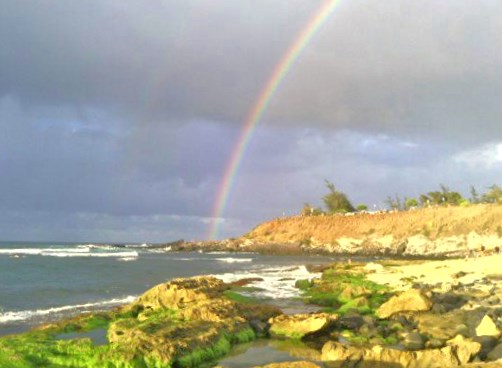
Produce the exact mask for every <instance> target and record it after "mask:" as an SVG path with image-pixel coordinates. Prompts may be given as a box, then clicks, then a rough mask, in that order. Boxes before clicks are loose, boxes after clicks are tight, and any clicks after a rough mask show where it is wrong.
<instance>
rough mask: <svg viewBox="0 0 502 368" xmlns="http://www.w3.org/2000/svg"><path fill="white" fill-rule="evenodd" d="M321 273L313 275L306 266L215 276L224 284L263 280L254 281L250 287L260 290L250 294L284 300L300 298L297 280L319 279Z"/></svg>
mask: <svg viewBox="0 0 502 368" xmlns="http://www.w3.org/2000/svg"><path fill="white" fill-rule="evenodd" d="M319 275H320V274H319V273H312V272H309V271H308V270H307V268H306V267H305V266H298V267H293V268H292V267H291V266H285V267H276V268H264V269H258V270H253V271H245V272H242V273H224V274H219V275H214V276H216V277H218V278H219V279H221V280H223V281H224V282H234V281H237V280H240V279H244V278H261V279H263V280H262V281H253V282H251V283H250V284H249V286H253V287H257V288H259V289H260V290H257V291H253V292H249V293H247V294H251V295H253V296H256V297H263V298H271V299H283V298H294V297H297V296H299V295H300V294H299V289H297V288H296V287H295V282H296V280H300V279H312V278H314V277H318V276H319Z"/></svg>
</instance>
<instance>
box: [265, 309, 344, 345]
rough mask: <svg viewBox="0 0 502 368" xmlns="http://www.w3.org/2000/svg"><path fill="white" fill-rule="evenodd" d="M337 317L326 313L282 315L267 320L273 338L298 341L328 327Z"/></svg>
mask: <svg viewBox="0 0 502 368" xmlns="http://www.w3.org/2000/svg"><path fill="white" fill-rule="evenodd" d="M337 317H338V316H337V315H333V314H328V313H312V314H293V315H285V314H283V315H280V316H277V317H272V318H270V319H269V321H268V322H269V324H270V330H269V332H270V334H271V335H272V336H275V337H289V338H294V339H300V338H302V337H303V336H305V335H306V334H309V333H313V332H317V331H320V330H322V329H324V328H326V327H328V326H329V325H331V323H332V322H334V321H335V320H336V319H337Z"/></svg>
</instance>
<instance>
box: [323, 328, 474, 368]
mask: <svg viewBox="0 0 502 368" xmlns="http://www.w3.org/2000/svg"><path fill="white" fill-rule="evenodd" d="M479 348H480V344H478V343H476V342H472V341H469V340H465V339H464V338H463V337H461V336H460V337H458V338H455V339H453V340H452V341H450V342H449V345H448V346H445V347H443V348H440V349H429V350H418V351H401V350H396V349H390V348H385V347H383V346H379V345H377V346H373V347H371V348H364V347H356V346H349V345H344V344H341V343H338V342H335V341H328V342H327V343H326V344H324V346H323V347H322V360H323V361H328V362H331V361H335V362H344V361H346V362H349V361H351V362H353V363H354V362H358V363H357V364H359V363H363V362H373V363H375V362H376V363H379V364H382V366H384V365H383V364H388V365H387V366H389V367H391V366H392V364H396V367H406V368H423V367H427V368H443V367H455V366H458V365H459V364H465V363H467V362H468V361H469V360H471V359H472V358H473V357H474V356H475V354H477V352H478V351H479ZM341 366H342V367H343V366H344V365H341ZM346 366H347V367H349V366H351V365H346ZM353 366H354V365H353ZM357 366H358V367H359V366H364V365H363V364H361V365H357ZM368 366H370V365H368Z"/></svg>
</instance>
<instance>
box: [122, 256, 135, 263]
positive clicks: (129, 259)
mask: <svg viewBox="0 0 502 368" xmlns="http://www.w3.org/2000/svg"><path fill="white" fill-rule="evenodd" d="M136 259H138V258H137V257H122V258H119V259H118V260H119V261H122V262H128V261H135V260H136Z"/></svg>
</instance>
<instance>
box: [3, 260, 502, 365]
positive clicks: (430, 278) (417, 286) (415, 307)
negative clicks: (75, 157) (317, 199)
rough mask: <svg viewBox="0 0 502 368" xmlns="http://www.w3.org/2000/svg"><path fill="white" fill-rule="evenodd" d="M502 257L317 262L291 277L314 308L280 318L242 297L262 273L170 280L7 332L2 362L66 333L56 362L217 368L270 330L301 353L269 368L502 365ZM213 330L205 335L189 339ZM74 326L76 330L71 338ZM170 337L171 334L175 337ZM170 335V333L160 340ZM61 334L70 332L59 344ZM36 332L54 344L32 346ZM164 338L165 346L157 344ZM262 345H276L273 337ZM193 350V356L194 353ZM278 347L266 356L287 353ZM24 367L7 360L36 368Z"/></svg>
mask: <svg viewBox="0 0 502 368" xmlns="http://www.w3.org/2000/svg"><path fill="white" fill-rule="evenodd" d="M501 262H502V256H500V255H492V256H486V257H477V258H471V259H447V260H403V259H400V260H396V259H385V260H374V261H373V262H356V261H353V260H344V261H342V262H335V263H333V264H331V265H326V264H325V265H322V266H319V267H312V268H315V269H316V270H317V271H322V272H323V273H322V275H321V274H318V275H317V276H316V277H314V278H313V279H301V278H300V277H302V275H301V274H299V275H298V276H297V278H296V279H294V280H293V279H291V280H290V281H291V282H292V283H294V284H295V286H296V287H297V288H298V289H299V290H301V295H303V297H302V298H303V301H304V303H307V304H305V305H306V306H309V305H310V306H311V307H312V306H316V307H317V311H312V310H310V312H306V311H301V310H298V311H296V313H294V314H283V313H284V311H281V310H280V309H278V308H277V307H273V306H266V305H264V304H262V303H263V302H260V301H259V300H256V299H254V298H252V297H251V298H250V297H249V296H246V295H249V294H246V291H249V290H253V288H256V287H255V286H253V282H256V281H257V280H253V279H248V280H234V282H233V283H230V284H225V283H222V282H221V281H219V280H217V279H214V278H212V277H209V276H206V277H194V278H188V279H175V280H172V281H170V282H167V283H165V284H160V285H157V286H155V287H154V288H152V289H150V290H149V291H147V292H145V293H144V294H143V295H142V296H140V297H139V298H138V299H136V300H135V301H134V302H132V303H131V304H128V305H124V306H122V307H119V308H116V309H114V310H112V311H110V312H99V313H91V314H88V315H83V316H78V317H74V318H71V319H68V320H64V321H60V322H57V323H53V324H49V325H45V326H41V327H37V328H35V329H34V330H33V331H32V332H29V333H25V334H20V335H14V336H7V337H3V338H0V345H2V347H3V349H2V350H3V351H4V353H2V354H3V356H2V355H1V354H0V363H1V362H2V359H11V358H12V356H15V357H17V359H19V360H20V361H23V359H24V358H23V356H24V354H25V353H23V349H20V350H19V349H18V350H16V349H15V348H14V347H13V345H12V341H18V343H19V342H20V341H21V342H22V343H23V344H25V345H30V346H31V348H30V349H31V350H30V354H34V352H36V351H37V349H38V351H39V352H40V354H42V355H43V356H45V355H47V354H49V355H48V357H49V358H48V359H49V361H50V359H56V358H50V357H51V355H50V353H48V350H47V349H49V351H53V350H54V349H56V348H55V346H60V345H61V344H63V343H62V342H61V341H64V346H65V352H66V353H64V354H67V355H68V357H67V358H64V354H63V357H61V356H59V355H58V357H59V358H58V359H60V361H59V363H58V364H60V365H61V366H69V367H70V366H72V367H73V366H74V367H94V366H96V367H97V366H99V364H104V362H105V361H107V362H115V363H113V364H117V365H113V364H112V363H110V364H112V365H111V366H113V367H115V366H117V367H118V366H128V367H143V366H146V367H150V366H152V367H153V366H157V365H155V364H164V365H163V366H166V367H167V366H172V367H185V366H186V367H198V366H202V365H204V364H209V365H208V366H215V365H216V364H218V362H219V361H221V364H223V365H222V367H232V365H225V364H231V362H232V360H225V359H223V360H221V358H223V357H225V356H227V355H228V354H229V352H231V351H233V349H234V348H233V347H234V346H237V345H239V344H241V343H244V342H249V341H253V340H255V339H257V338H261V339H262V338H265V339H266V340H258V341H271V342H277V343H279V342H282V347H281V348H282V349H285V351H287V354H289V355H285V356H282V359H281V360H284V359H286V358H285V357H287V356H290V357H291V358H292V360H295V361H297V362H295V363H294V364H293V363H278V364H282V365H271V366H270V367H296V366H297V367H335V366H336V367H355V366H357V367H366V366H367V367H372V366H375V365H371V364H376V363H378V364H387V365H386V366H393V367H394V366H395V367H396V368H397V367H440V366H441V367H450V366H451V367H456V366H468V365H466V364H468V363H471V362H472V361H475V362H476V364H477V366H479V367H485V366H486V367H491V366H493V364H502V360H500V361H497V362H496V363H493V362H491V361H494V360H497V359H500V358H502V351H501V352H500V355H498V354H499V350H501V349H502V341H501V340H500V331H501V330H502V326H501V322H502V308H500V307H499V305H500V300H501V298H502V283H501V280H502V269H499V268H498V267H497V266H498V265H499V264H501ZM304 275H305V274H304ZM407 293H415V294H416V295H415V296H414V298H417V299H409V298H408V299H406V298H405V299H406V302H405V303H404V304H403V303H401V304H400V303H397V307H396V305H394V307H395V308H397V309H396V310H394V311H393V312H392V313H390V314H389V315H387V314H385V313H384V312H382V310H385V308H386V307H385V305H386V304H388V303H391V302H392V300H396V299H399V298H403V297H402V295H408V294H407ZM410 300H411V301H410ZM421 303H422V304H421ZM391 304H392V303H391ZM394 304H396V303H394ZM399 308H401V309H399ZM299 312H300V313H299ZM487 321H488V322H487ZM173 326H175V327H176V328H175V329H174V330H173V329H172V328H173ZM204 326H205V327H204ZM208 326H209V327H208ZM229 326H230V327H229ZM232 326H233V327H232ZM480 326H481V327H480ZM124 328H125V330H124ZM193 328H195V329H196V330H197V331H198V332H197V333H195V332H193V331H192V329H193ZM201 328H202V329H203V330H204V331H206V332H204V333H203V332H202V331H203V330H200V329H201ZM207 328H209V330H207ZM159 329H160V330H159ZM92 331H102V332H99V333H101V334H103V336H104V335H106V336H107V337H106V338H105V345H95V342H94V341H93V340H92V335H89V332H92ZM159 331H162V334H163V335H162V334H160V332H159ZM169 331H171V332H169ZM173 331H175V332H173ZM189 331H192V332H189ZM209 331H211V332H210V336H212V337H210V338H209V337H207V338H204V339H202V340H201V339H195V340H193V339H192V338H188V336H192V335H193V336H195V335H197V336H204V334H206V333H209ZM70 332H71V333H74V335H69V336H70V338H69V339H66V335H65V334H68V333H70ZM99 333H98V334H99ZM172 333H175V335H169V334H172ZM201 333H202V335H200V334H201ZM159 334H160V335H159ZM165 334H167V335H165ZM180 334H181V335H180ZM187 334H188V335H187ZM164 335H165V336H171V337H170V338H169V339H168V340H163V338H161V339H160V340H159V337H160V336H164ZM42 336H44V337H43V338H42ZM61 336H65V339H64V340H58V339H59V338H61ZM89 336H91V337H89ZM175 336H176V337H175ZM182 336H184V337H182ZM208 336H209V335H208ZM173 337H175V338H174V339H173ZM223 337H224V339H223V340H222V338H223ZM34 338H35V339H36V340H42V341H43V339H46V340H45V341H47V342H46V343H45V345H44V343H42V344H39V345H38V348H35V350H33V349H34V348H33V346H36V343H35V342H34V341H33V339H34ZM187 338H188V340H187ZM142 341H143V342H142ZM147 341H148V343H147ZM163 341H164V342H163ZM166 341H169V344H168V345H167V346H169V347H170V348H169V349H167V350H165V349H164V348H162V346H164V347H165V346H166V345H165V344H166ZM6 342H7V343H6ZM9 342H10V344H9ZM144 343H147V344H148V346H150V347H149V348H148V349H147V350H142V349H143V348H142V347H141V346H143V344H144ZM33 344H35V345H33ZM54 344H56V345H54ZM124 344H125V345H124ZM158 344H160V345H158ZM180 344H181V345H180ZM259 344H262V343H259ZM259 344H258V345H253V344H251V345H250V346H251V348H250V349H258V350H257V351H260V350H259V349H260V345H259ZM262 345H263V344H262ZM121 346H129V347H131V349H132V350H133V351H135V353H134V354H133V355H131V354H129V353H126V351H125V350H122V348H120V347H121ZM181 346H185V348H181ZM218 346H219V347H218ZM6 347H8V348H7V349H6ZM82 349H84V350H82ZM110 349H111V350H110ZM159 349H160V350H159ZM180 349H181V350H180ZM187 349H188V350H187ZM201 349H202V350H201ZM204 349H205V350H204ZM261 349H269V350H263V351H268V352H269V353H270V348H269V347H268V345H267V346H266V347H263V346H262V347H261ZM72 351H73V353H72ZM83 351H85V354H84V353H83ZM195 351H198V352H199V353H197V354H198V355H197V354H196V355H193V353H194V352H195ZM272 351H274V350H273V349H272ZM278 351H280V350H277V352H278ZM277 352H275V353H273V354H272V355H271V358H273V357H274V356H277V357H279V356H281V355H279V353H277ZM12 354H14V355H12ZM58 354H61V352H60V353H58ZM152 354H153V355H152ZM180 354H181V355H180ZM186 354H188V355H186ZM241 354H242V353H241ZM274 354H275V355H274ZM281 354H284V353H281ZM70 357H71V359H70ZM77 357H78V358H77ZM439 357H441V359H440V360H438V362H439V363H438V364H436V365H434V364H435V363H433V362H434V360H435V359H439ZM495 358H497V359H495ZM40 359H42V358H40ZM44 359H45V358H44ZM65 359H66V360H65ZM138 359H139V360H138ZM77 361H78V363H75V362H77ZM301 361H304V363H301ZM357 361H359V362H360V364H359V363H357V364H359V365H357V364H356V362H357ZM68 362H70V363H68ZM98 362H101V363H98ZM119 362H121V363H119ZM127 362H129V363H127ZM160 362H163V363H160ZM182 362H185V363H182ZM211 362H212V364H211ZM226 362H230V363H226ZM424 362H425V363H424ZM427 362H429V363H427ZM25 363H26V361H24V363H23V364H25ZM53 363H54V361H53ZM268 363H270V364H272V363H274V362H273V361H270V362H268ZM26 364H28V365H26ZM26 364H25V365H22V364H20V365H11V366H12V367H18V366H19V367H29V366H30V365H29V364H30V363H29V362H28V363H26ZM64 364H69V365H64ZM284 364H286V365H284ZM288 364H289V365H288ZM354 364H356V365H354ZM399 364H400V365H399ZM31 366H35V365H31ZM250 366H251V365H250ZM265 366H267V365H265ZM383 366H385V365H383Z"/></svg>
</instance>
